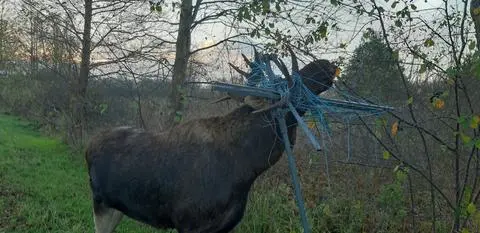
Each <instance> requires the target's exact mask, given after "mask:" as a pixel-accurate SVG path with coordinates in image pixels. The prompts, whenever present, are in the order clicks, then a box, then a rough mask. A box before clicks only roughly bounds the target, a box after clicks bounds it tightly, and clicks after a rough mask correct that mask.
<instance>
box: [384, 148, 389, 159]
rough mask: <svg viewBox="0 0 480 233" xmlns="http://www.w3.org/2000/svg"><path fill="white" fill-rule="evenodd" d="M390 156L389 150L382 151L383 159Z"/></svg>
mask: <svg viewBox="0 0 480 233" xmlns="http://www.w3.org/2000/svg"><path fill="white" fill-rule="evenodd" d="M390 156H391V155H390V152H388V151H386V150H385V151H383V159H385V160H388V159H389V158H390Z"/></svg>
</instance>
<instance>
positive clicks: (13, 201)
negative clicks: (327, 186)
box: [0, 115, 406, 233]
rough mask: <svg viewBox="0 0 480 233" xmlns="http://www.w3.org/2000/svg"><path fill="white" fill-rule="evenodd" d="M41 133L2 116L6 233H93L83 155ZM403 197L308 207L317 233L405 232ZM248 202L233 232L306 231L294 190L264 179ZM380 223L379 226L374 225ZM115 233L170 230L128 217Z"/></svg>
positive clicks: (0, 170)
mask: <svg viewBox="0 0 480 233" xmlns="http://www.w3.org/2000/svg"><path fill="white" fill-rule="evenodd" d="M36 128H37V127H36V126H35V125H34V124H32V123H30V122H27V121H24V120H21V119H18V118H16V117H13V116H5V115H0V232H6V233H7V232H8V233H13V232H27V233H28V232H35V233H43V232H45V233H46V232H49V233H55V232H69V233H76V232H82V233H84V232H93V218H92V207H91V201H90V191H89V189H88V182H87V181H88V176H87V172H86V168H85V165H84V161H83V156H82V155H80V154H78V153H74V152H72V151H71V150H70V149H69V147H68V146H66V145H65V144H63V143H62V142H61V141H60V140H59V139H55V138H47V137H44V136H42V135H41V134H40V133H39V132H38V131H37V129H36ZM272 169H275V168H272ZM402 192H403V189H402V188H401V187H400V185H399V184H397V183H394V184H392V185H390V186H386V187H385V188H384V189H383V191H381V193H380V195H379V196H378V197H373V198H374V199H375V200H377V202H376V203H377V204H378V206H369V205H367V204H366V203H368V202H367V201H366V200H361V199H355V198H348V197H345V196H343V195H329V197H328V198H325V199H322V200H307V202H308V206H309V208H308V209H309V212H308V217H309V219H310V223H311V224H312V225H313V231H312V232H339V233H340V232H342V233H347V232H348V233H350V232H352V233H353V232H372V231H371V230H372V229H375V228H372V227H371V225H376V226H379V227H381V228H380V229H376V230H375V231H378V232H403V231H404V230H406V229H404V228H403V227H402V226H403V224H402V223H403V219H404V218H405V216H406V214H405V211H406V210H405V209H404V208H405V204H404V203H403V202H404V200H403V199H402V196H403V193H402ZM249 198H250V201H249V202H248V206H247V211H246V213H245V217H244V218H243V220H242V222H241V223H240V224H239V226H238V227H237V228H236V229H235V230H234V232H255V233H257V232H258V233H263V232H273V233H275V232H278V233H290V232H303V230H302V227H301V225H300V219H299V214H298V210H297V208H296V204H295V200H294V198H293V190H292V189H291V186H290V183H285V182H284V183H281V182H280V183H279V184H276V185H272V184H268V182H263V181H261V180H259V181H258V182H256V184H255V187H254V189H253V192H251V194H250V196H249ZM377 208H378V211H377ZM377 212H378V213H377ZM375 221H380V222H381V224H379V222H377V223H373V224H372V222H375ZM368 228H369V229H368ZM116 232H124V233H128V232H167V231H159V230H155V229H153V228H151V227H149V226H146V225H144V224H141V223H138V222H136V221H133V220H131V219H128V218H124V220H123V221H122V223H121V224H120V225H119V226H118V227H117V229H116Z"/></svg>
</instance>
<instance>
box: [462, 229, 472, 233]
mask: <svg viewBox="0 0 480 233" xmlns="http://www.w3.org/2000/svg"><path fill="white" fill-rule="evenodd" d="M460 233H470V231H468V229H467V228H462V230H461V231H460Z"/></svg>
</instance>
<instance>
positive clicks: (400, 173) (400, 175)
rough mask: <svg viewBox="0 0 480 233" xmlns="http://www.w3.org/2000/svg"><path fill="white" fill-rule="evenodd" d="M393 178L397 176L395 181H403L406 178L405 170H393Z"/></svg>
mask: <svg viewBox="0 0 480 233" xmlns="http://www.w3.org/2000/svg"><path fill="white" fill-rule="evenodd" d="M395 178H397V181H399V182H402V183H403V182H404V181H405V180H406V179H407V172H406V171H404V170H403V169H397V171H396V172H395Z"/></svg>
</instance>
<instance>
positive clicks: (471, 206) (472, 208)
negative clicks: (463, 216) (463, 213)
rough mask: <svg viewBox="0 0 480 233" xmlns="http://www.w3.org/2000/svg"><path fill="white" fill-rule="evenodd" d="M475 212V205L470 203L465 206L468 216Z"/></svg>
mask: <svg viewBox="0 0 480 233" xmlns="http://www.w3.org/2000/svg"><path fill="white" fill-rule="evenodd" d="M476 211H477V207H476V206H475V204H473V203H472V202H470V203H469V204H468V205H467V213H468V214H469V215H472V214H474V213H475V212H476Z"/></svg>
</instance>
